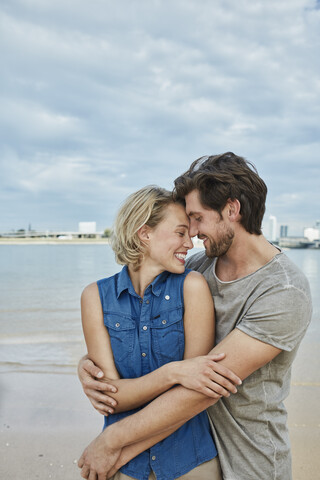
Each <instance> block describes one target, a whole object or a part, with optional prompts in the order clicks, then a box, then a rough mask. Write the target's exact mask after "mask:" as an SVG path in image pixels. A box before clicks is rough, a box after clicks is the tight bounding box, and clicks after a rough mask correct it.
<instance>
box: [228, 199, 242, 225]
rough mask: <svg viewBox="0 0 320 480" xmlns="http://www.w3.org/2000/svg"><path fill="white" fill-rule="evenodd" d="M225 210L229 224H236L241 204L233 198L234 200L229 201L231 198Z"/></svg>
mask: <svg viewBox="0 0 320 480" xmlns="http://www.w3.org/2000/svg"><path fill="white" fill-rule="evenodd" d="M225 208H226V212H227V215H228V218H229V220H230V221H231V222H236V221H238V220H239V217H240V210H241V203H240V202H239V200H238V199H236V198H235V199H234V200H231V198H229V199H228V200H227V204H226V207H225Z"/></svg>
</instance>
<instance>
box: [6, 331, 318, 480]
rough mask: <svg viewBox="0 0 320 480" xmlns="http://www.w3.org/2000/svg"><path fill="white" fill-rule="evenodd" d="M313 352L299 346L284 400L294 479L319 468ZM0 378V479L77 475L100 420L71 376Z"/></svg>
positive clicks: (312, 347) (72, 479)
mask: <svg viewBox="0 0 320 480" xmlns="http://www.w3.org/2000/svg"><path fill="white" fill-rule="evenodd" d="M318 352H319V344H318V343H317V342H314V343H312V341H311V340H310V339H308V341H305V342H304V343H303V345H302V346H301V349H300V351H299V354H298V357H297V359H296V363H295V366H294V370H293V377H292V387H291V394H290V396H289V398H288V400H287V402H286V405H287V408H288V413H289V420H288V423H289V428H290V435H291V442H292V453H293V474H294V475H293V478H294V480H314V479H315V478H317V476H318V475H319V470H320V457H319V454H318V453H319V445H320V402H319V398H320V369H319V353H318ZM315 359H317V362H316V363H315ZM0 378H1V380H0V381H1V423H0V425H1V452H0V453H1V458H2V462H1V466H0V478H3V479H6V480H20V479H23V478H27V479H28V480H33V479H41V480H43V479H49V478H51V479H54V480H76V479H80V478H81V477H80V474H79V469H78V467H77V464H76V463H77V459H78V457H79V455H80V454H81V453H82V451H83V449H84V447H85V446H86V445H87V444H88V443H89V442H90V440H91V439H93V438H94V436H95V435H96V434H98V433H99V431H100V430H101V427H102V418H101V416H100V415H99V414H98V413H96V412H95V411H93V409H92V408H91V405H90V403H89V401H88V400H87V399H86V398H85V396H84V394H83V393H82V390H81V386H80V383H79V381H78V379H77V377H76V375H75V374H74V375H72V374H61V373H60V374H53V373H50V374H46V373H32V372H4V373H2V374H1V377H0ZM283 480H286V479H283Z"/></svg>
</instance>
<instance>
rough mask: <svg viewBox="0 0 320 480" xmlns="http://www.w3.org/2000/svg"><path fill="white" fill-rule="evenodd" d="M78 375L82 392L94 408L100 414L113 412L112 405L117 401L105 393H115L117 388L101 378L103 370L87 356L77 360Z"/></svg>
mask: <svg viewBox="0 0 320 480" xmlns="http://www.w3.org/2000/svg"><path fill="white" fill-rule="evenodd" d="M78 377H79V380H80V382H81V384H82V388H83V391H84V393H85V394H86V395H87V397H88V398H89V400H90V402H91V403H92V405H93V406H94V408H95V409H96V410H98V412H99V413H101V414H102V415H106V416H108V415H109V414H110V413H113V412H114V410H113V408H112V407H114V406H116V405H117V402H116V400H114V399H113V398H111V397H109V396H108V395H106V393H107V392H112V393H116V392H117V388H116V387H115V386H114V385H111V384H110V383H109V381H107V379H106V380H105V379H103V372H102V371H101V370H100V368H98V367H97V366H96V365H95V364H94V363H93V362H92V361H91V360H90V359H89V358H88V357H87V356H85V357H83V358H82V359H81V360H80V361H79V365H78ZM97 379H98V380H97Z"/></svg>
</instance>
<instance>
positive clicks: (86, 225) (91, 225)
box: [78, 222, 97, 235]
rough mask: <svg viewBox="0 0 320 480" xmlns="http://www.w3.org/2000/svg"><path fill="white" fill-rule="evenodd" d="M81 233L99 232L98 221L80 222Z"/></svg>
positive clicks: (79, 229)
mask: <svg viewBox="0 0 320 480" xmlns="http://www.w3.org/2000/svg"><path fill="white" fill-rule="evenodd" d="M78 231H79V233H82V234H85V235H90V234H92V233H96V232H97V223H96V222H79V224H78Z"/></svg>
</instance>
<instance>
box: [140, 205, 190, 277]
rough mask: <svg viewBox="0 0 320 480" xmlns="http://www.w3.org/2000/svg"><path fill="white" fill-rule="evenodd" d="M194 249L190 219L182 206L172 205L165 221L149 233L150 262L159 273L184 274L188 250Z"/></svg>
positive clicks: (166, 212)
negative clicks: (190, 231) (190, 232)
mask: <svg viewBox="0 0 320 480" xmlns="http://www.w3.org/2000/svg"><path fill="white" fill-rule="evenodd" d="M192 247H193V243H192V240H191V238H190V236H189V219H188V217H187V215H186V212H185V209H184V207H183V206H182V205H179V204H171V205H169V206H168V207H167V208H166V211H165V214H164V219H163V220H162V221H161V222H160V223H159V224H158V225H157V226H156V227H155V228H153V229H152V230H150V232H149V243H148V261H152V263H153V264H154V266H155V267H156V268H157V269H159V273H160V272H163V271H165V270H166V271H168V272H172V273H183V272H184V270H185V259H186V255H187V252H188V250H190V249H191V248H192Z"/></svg>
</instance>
